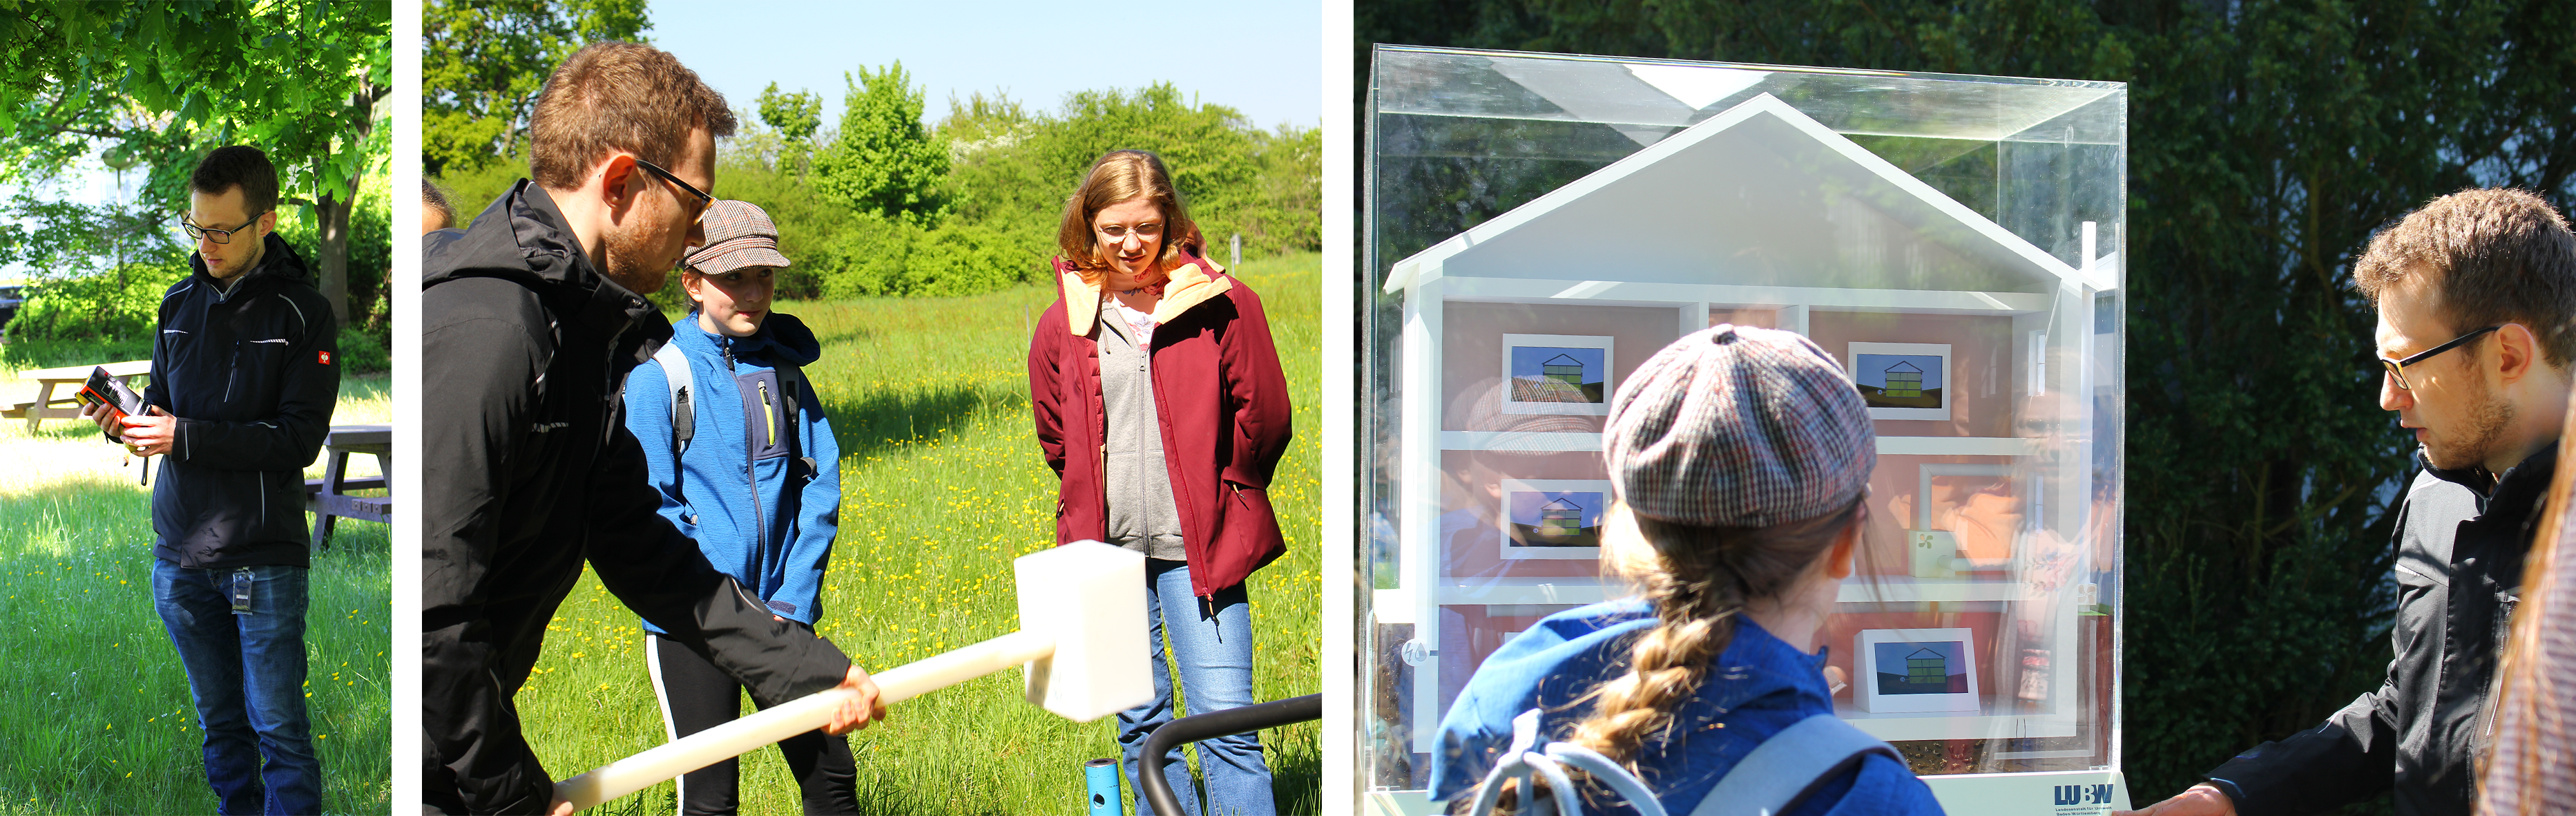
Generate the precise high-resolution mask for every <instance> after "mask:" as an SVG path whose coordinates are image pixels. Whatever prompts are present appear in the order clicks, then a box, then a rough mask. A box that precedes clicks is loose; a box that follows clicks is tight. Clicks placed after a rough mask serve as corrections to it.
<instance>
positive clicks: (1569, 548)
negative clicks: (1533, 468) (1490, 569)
mask: <svg viewBox="0 0 2576 816" xmlns="http://www.w3.org/2000/svg"><path fill="white" fill-rule="evenodd" d="M1501 484H1502V491H1501V492H1502V494H1503V495H1502V500H1503V512H1502V513H1501V514H1500V519H1499V520H1500V521H1501V522H1502V528H1503V529H1502V533H1503V538H1502V542H1503V552H1502V556H1503V557H1504V558H1507V559H1525V558H1552V559H1566V560H1572V559H1596V558H1600V557H1601V524H1602V519H1604V518H1607V517H1608V514H1609V511H1610V482H1608V481H1607V480H1598V479H1504V480H1502V482H1501Z"/></svg>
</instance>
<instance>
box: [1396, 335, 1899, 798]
mask: <svg viewBox="0 0 2576 816" xmlns="http://www.w3.org/2000/svg"><path fill="white" fill-rule="evenodd" d="M1602 445H1603V448H1604V453H1605V454H1606V459H1607V462H1608V464H1609V469H1610V474H1611V482H1612V485H1613V490H1614V491H1615V492H1616V495H1617V498H1618V503H1617V505H1616V506H1615V507H1614V508H1613V509H1612V510H1611V515H1610V518H1609V519H1608V522H1607V527H1608V529H1607V530H1606V531H1605V533H1604V535H1603V545H1602V549H1603V556H1602V561H1603V569H1604V572H1605V573H1609V574H1610V575H1612V576H1613V577H1614V578H1621V579H1625V580H1627V581H1628V582H1630V583H1631V584H1633V585H1634V586H1635V587H1636V588H1637V589H1638V590H1639V592H1638V594H1637V595H1636V596H1633V597H1629V598H1625V599H1621V600H1614V601H1609V602H1606V603H1600V604H1594V605H1592V606H1586V607H1581V608H1578V609H1571V610H1566V611H1564V612H1559V613H1557V614H1554V615H1550V616H1548V617H1547V618H1545V619H1543V620H1541V621H1539V622H1538V623H1537V624H1535V625H1533V626H1532V627H1531V628H1530V629H1529V630H1528V631H1526V632H1524V633H1522V634H1521V635H1520V636H1519V637H1516V638H1514V639H1512V640H1511V641H1510V642H1509V643H1506V644H1505V645H1504V646H1503V647H1502V648H1501V649H1500V650H1498V651H1496V652H1494V654H1493V655H1492V656H1491V657H1488V658H1486V660H1485V662H1484V664H1483V665H1482V666H1480V667H1478V669H1477V670H1476V674H1475V675H1474V676H1473V677H1471V678H1470V679H1469V680H1468V681H1467V686H1466V688H1465V689H1464V690H1463V691H1462V692H1461V693H1460V694H1459V697H1458V700H1457V702H1456V703H1455V704H1454V705H1453V706H1452V707H1451V708H1450V709H1449V711H1448V714H1447V716H1446V717H1445V718H1443V720H1442V721H1441V724H1440V734H1439V737H1440V744H1439V745H1438V746H1437V747H1436V748H1435V749H1434V751H1433V753H1432V791H1431V793H1432V797H1433V798H1434V799H1438V800H1447V801H1449V802H1450V803H1451V804H1452V806H1453V808H1458V807H1459V806H1467V807H1466V808H1464V809H1466V810H1482V809H1485V808H1487V807H1491V806H1495V805H1497V804H1499V805H1502V806H1503V807H1506V808H1512V806H1513V805H1514V804H1515V803H1517V804H1519V805H1522V806H1523V807H1518V808H1513V809H1515V810H1517V811H1518V812H1524V813H1528V812H1544V811H1545V808H1544V807H1527V805H1530V804H1531V803H1532V802H1534V801H1536V802H1538V803H1539V804H1541V805H1546V804H1554V805H1555V806H1556V807H1557V808H1558V809H1559V810H1560V811H1563V810H1571V809H1576V808H1579V809H1581V810H1583V811H1584V812H1586V813H1596V814H1597V813H1614V814H1624V813H1638V814H1646V815H1647V816H1653V815H1654V814H1660V813H1672V814H1686V813H1694V812H1703V813H1705V812H1731V811H1729V810H1728V808H1737V807H1740V808H1746V809H1747V810H1748V811H1749V810H1751V809H1755V808H1770V810H1769V811H1768V812H1770V813H1775V814H1784V815H1785V814H1796V815H1797V816H1823V815H1824V814H1832V815H1833V816H1845V815H1847V814H1849V815H1857V814H1927V813H1940V812H1941V808H1940V805H1939V804H1938V803H1937V802H1935V801H1934V800H1933V798H1932V794H1931V791H1930V789H1929V788H1926V787H1925V786H1924V784H1923V783H1922V781H1921V780H1918V779H1916V778H1915V777H1914V774H1913V772H1912V771H1911V770H1909V769H1908V768H1907V767H1906V765H1905V763H1904V762H1903V761H1901V760H1900V759H1898V758H1897V756H1896V754H1895V752H1894V751H1893V750H1892V749H1890V748H1888V747H1887V746H1886V744H1885V743H1882V742H1878V741H1877V740H1875V739H1873V738H1870V737H1868V736H1867V735H1865V734H1861V733H1860V732H1859V731H1858V730H1857V729H1854V728H1852V727H1851V726H1848V725H1845V724H1843V723H1842V722H1841V721H1840V720H1836V719H1834V717H1833V697H1832V692H1831V690H1829V689H1828V688H1827V685H1826V679H1825V675H1824V668H1825V654H1824V652H1823V649H1822V644H1821V642H1820V637H1821V635H1822V634H1823V631H1824V623H1825V619H1826V617H1827V616H1828V615H1830V614H1831V613H1832V611H1833V604H1834V600H1835V596H1836V593H1837V591H1838V590H1839V588H1840V585H1841V583H1842V580H1843V579H1844V578H1847V577H1849V576H1850V575H1851V574H1852V573H1853V571H1854V568H1853V561H1854V559H1855V557H1856V554H1857V553H1859V552H1861V551H1863V550H1864V547H1863V545H1862V541H1861V537H1862V530H1863V528H1864V523H1865V522H1866V521H1867V520H1868V513H1869V511H1868V508H1867V505H1866V503H1865V499H1866V498H1867V487H1868V481H1869V474H1870V471H1871V469H1872V468H1873V467H1875V466H1876V464H1877V442H1876V438H1875V436H1874V435H1873V434H1872V432H1871V430H1870V420H1869V412H1868V409H1867V407H1866V406H1865V405H1864V404H1863V403H1862V402H1861V397H1860V394H1859V393H1858V392H1857V391H1856V390H1854V389H1853V387H1852V385H1851V381H1850V380H1849V379H1847V378H1845V376H1844V375H1843V373H1842V370H1841V367H1840V366H1838V365H1836V364H1835V363H1834V362H1833V360H1832V358H1830V357H1829V356H1827V355H1826V354H1825V353H1824V351H1823V350H1821V349H1819V348H1817V347H1816V346H1815V344H1814V343H1812V342H1810V341H1808V340H1807V339H1806V338H1804V337H1800V336H1798V335H1796V334H1793V333H1790V332H1785V331H1774V330H1770V329H1757V328H1749V327H1738V326H1728V325H1721V326H1717V327H1714V328H1710V329H1708V330H1705V331H1700V332H1696V333H1693V334H1691V335H1689V336H1686V337H1683V338H1682V339H1680V340H1678V341H1675V342H1674V343H1673V344H1672V345H1670V346H1667V347H1665V348H1664V349H1663V350H1662V351H1660V352H1657V353H1656V354H1655V355H1654V357H1652V358H1651V359H1649V360H1647V361H1646V362H1645V364H1644V365H1642V366H1639V367H1638V369H1637V371H1636V373H1635V374H1633V375H1630V376H1629V377H1628V379H1627V381H1626V382H1623V383H1621V384H1620V388H1619V392H1618V393H1617V394H1616V395H1615V396H1614V397H1613V398H1612V400H1611V409H1610V420H1609V425H1608V428H1607V429H1606V432H1605V433H1604V434H1603V435H1602ZM1775 742H1776V743H1777V744H1776V745H1775V747H1774V749H1773V750H1771V751H1766V752H1762V753H1758V754H1757V753H1756V752H1757V751H1759V750H1760V749H1762V747H1763V746H1765V745H1766V744H1772V743H1775ZM1547 743H1555V744H1553V745H1549V744H1547ZM1792 745H1794V746H1802V747H1803V748H1804V749H1806V750H1801V751H1784V750H1782V749H1783V748H1785V747H1788V746H1792ZM1817 746H1826V747H1830V748H1831V749H1832V750H1829V751H1827V750H1816V748H1817ZM1793 753H1794V754H1797V755H1800V756H1810V757H1823V759H1822V760H1814V759H1810V760H1801V761H1788V762H1783V761H1781V759H1780V758H1781V757H1782V756H1783V755H1784V754H1793ZM1739 765H1741V766H1744V767H1747V768H1749V769H1752V770H1749V771H1748V772H1747V773H1745V774H1740V775H1730V772H1731V771H1734V770H1736V769H1737V767H1738V766H1739ZM1551 766H1555V767H1551ZM1565 767H1571V768H1572V769H1574V770H1576V771H1583V772H1587V773H1580V774H1572V773H1567V772H1566V771H1565V770H1564V768H1565ZM1498 768H1499V769H1500V772H1497V769H1498ZM1541 780H1548V781H1550V782H1551V784H1547V785H1543V786H1534V785H1533V784H1532V783H1533V782H1537V781H1541ZM1533 788H1536V789H1533ZM1568 788H1571V789H1570V790H1569V789H1568ZM1470 792H1473V793H1474V794H1475V796H1472V797H1470V796H1464V795H1461V794H1466V793H1470ZM1704 801H1705V802H1706V803H1707V804H1708V805H1709V806H1712V807H1713V808H1715V809H1713V810H1700V808H1701V807H1702V806H1703V802H1704ZM1578 803H1579V804H1578Z"/></svg>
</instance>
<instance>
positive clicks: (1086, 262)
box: [1056, 150, 1204, 283]
mask: <svg viewBox="0 0 2576 816" xmlns="http://www.w3.org/2000/svg"><path fill="white" fill-rule="evenodd" d="M1138 198H1143V199H1146V200H1148V201H1152V202H1154V206H1156V207H1159V208H1161V209H1162V211H1163V239H1162V240H1163V251H1162V256H1161V258H1159V259H1158V263H1156V264H1155V267H1156V268H1155V270H1154V271H1156V272H1161V271H1164V270H1167V269H1170V268H1172V266H1173V265H1174V264H1173V261H1174V260H1175V259H1176V258H1178V257H1179V256H1180V254H1181V252H1182V250H1183V249H1187V250H1188V251H1189V252H1190V253H1192V254H1197V253H1198V252H1199V250H1200V248H1201V246H1203V244H1204V242H1203V240H1202V239H1201V238H1200V237H1199V227H1198V224H1197V223H1196V222H1193V221H1191V220H1190V215H1189V209H1188V208H1187V207H1186V206H1183V205H1182V203H1181V194H1180V192H1179V191H1178V190H1176V189H1174V188H1173V187H1172V174H1171V173H1169V172H1166V171H1165V170H1164V169H1163V160H1162V158H1161V157H1158V156H1155V155H1154V154H1152V153H1148V152H1145V151H1142V150H1112V151H1109V152H1108V153H1107V154H1106V155H1103V156H1101V157H1100V160H1099V161H1095V162H1092V163H1091V170H1090V171H1089V172H1085V173H1083V175H1082V186H1081V187H1078V188H1075V189H1074V191H1073V197H1071V198H1067V199H1065V201H1064V223H1063V224H1062V225H1061V226H1059V227H1058V228H1057V230H1056V247H1057V248H1058V249H1059V250H1061V251H1062V252H1063V253H1064V259H1065V261H1067V262H1069V263H1071V264H1073V268H1074V270H1075V271H1077V272H1079V273H1080V274H1081V275H1082V280H1083V281H1084V282H1085V283H1098V282H1100V279H1101V278H1102V277H1103V276H1105V275H1107V274H1108V272H1109V268H1110V267H1109V254H1108V253H1107V252H1106V251H1105V250H1106V248H1105V247H1103V246H1101V244H1100V239H1099V238H1098V236H1096V235H1094V234H1093V232H1092V229H1091V219H1092V217H1094V216H1097V215H1099V214H1100V211H1101V210H1104V209H1108V208H1110V207H1112V206H1115V205H1117V204H1120V203H1122V202H1127V201H1133V200H1135V199H1138Z"/></svg>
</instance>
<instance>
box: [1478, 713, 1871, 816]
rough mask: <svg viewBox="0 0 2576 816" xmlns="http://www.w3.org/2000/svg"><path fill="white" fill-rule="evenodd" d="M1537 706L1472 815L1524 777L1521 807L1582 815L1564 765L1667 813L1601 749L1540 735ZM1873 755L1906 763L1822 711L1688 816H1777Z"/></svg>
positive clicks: (1517, 730)
mask: <svg viewBox="0 0 2576 816" xmlns="http://www.w3.org/2000/svg"><path fill="white" fill-rule="evenodd" d="M1538 717H1539V710H1538V709H1535V708H1533V709H1530V710H1528V711H1525V712H1522V713H1521V715H1520V716H1518V717H1513V718H1512V746H1511V747H1510V748H1508V749H1505V750H1504V751H1503V756H1502V758H1501V760H1500V761H1498V762H1496V763H1495V764H1494V770H1493V772H1491V773H1488V774H1486V775H1485V781H1484V782H1482V783H1480V784H1478V785H1477V786H1476V799H1475V802H1474V803H1473V804H1472V805H1470V806H1469V807H1468V809H1467V812H1468V813H1469V814H1472V816H1486V814H1491V813H1493V811H1494V805H1495V803H1496V802H1497V801H1498V800H1500V799H1501V798H1502V793H1503V781H1504V780H1507V779H1519V780H1520V781H1521V790H1522V791H1523V794H1522V796H1523V801H1524V802H1526V804H1525V805H1524V812H1526V813H1531V814H1549V813H1552V814H1555V816H1581V814H1582V813H1583V808H1582V806H1581V805H1579V804H1578V803H1577V802H1576V793H1575V791H1574V784H1573V780H1572V778H1570V777H1568V776H1566V774H1565V768H1564V766H1566V765H1572V766H1574V767H1576V768H1579V769H1581V770H1583V771H1585V772H1588V773H1590V774H1592V776H1593V778H1594V779H1598V780H1600V781H1601V782H1602V784H1604V785H1607V786H1609V788H1610V789H1611V790H1613V791H1616V792H1618V794H1619V795H1620V796H1621V797H1622V798H1625V799H1627V800H1628V804H1629V806H1630V807H1634V808H1636V809H1637V813H1638V814H1640V816H1667V814H1666V812H1665V811H1664V806H1663V803H1662V802H1660V801H1658V800H1656V799H1655V795H1654V793H1653V792H1651V791H1649V790H1647V789H1646V785H1645V783H1643V782H1641V781H1638V779H1637V777H1636V775H1634V774H1631V773H1628V769H1626V768H1622V767H1619V763H1616V762H1612V761H1610V758H1609V757H1605V756H1602V755H1601V754H1600V753H1599V752H1596V751H1593V750H1592V749H1589V748H1584V747H1582V746H1578V745H1571V744H1567V743H1562V742H1545V741H1543V740H1540V739H1539V736H1538ZM1871 754H1878V755H1881V756H1885V757H1887V758H1889V759H1894V760H1898V761H1900V762H1902V761H1903V760H1904V758H1903V757H1901V756H1899V755H1898V754H1897V753H1896V748H1895V747H1894V746H1891V745H1888V744H1887V743H1886V742H1883V741H1881V740H1879V739H1878V738H1877V737H1873V736H1870V735H1869V734H1868V733H1867V732H1864V731H1862V730H1860V729H1859V728H1855V727H1853V726H1852V724H1851V723H1847V722H1843V721H1842V720H1841V719H1839V718H1836V717H1835V716H1834V715H1831V714H1818V715H1815V716H1813V717H1808V718H1806V719H1804V720H1800V721H1798V722H1797V724H1795V725H1791V726H1789V727H1788V728H1784V729H1781V730H1780V733H1777V734H1773V735H1771V738H1770V739H1766V740H1763V741H1762V744H1761V745H1758V746H1755V747H1754V749H1753V752H1752V753H1750V754H1746V755H1745V756H1744V759H1743V761H1741V762H1737V763H1735V767H1734V768H1731V769H1728V771H1727V772H1726V775H1725V776H1724V777H1721V778H1719V779H1718V780H1717V787H1714V788H1710V789H1709V792H1708V796H1707V797H1705V798H1702V799H1701V800H1700V801H1699V805H1698V806H1697V807H1695V808H1692V809H1691V812H1690V816H1776V815H1777V814H1780V813H1784V812H1787V811H1788V810H1789V809H1790V808H1793V807H1797V806H1798V804H1799V803H1801V802H1804V801H1806V799H1807V796H1808V795H1809V794H1813V793H1815V792H1816V789H1817V788H1819V787H1822V786H1823V785H1824V783H1825V782H1826V781H1827V780H1831V779H1834V778H1835V777H1838V776H1841V775H1842V774H1843V772H1844V771H1848V770H1851V769H1852V768H1853V767H1855V766H1857V765H1859V764H1860V762H1861V760H1863V759H1866V758H1868V756H1869V755H1871ZM1534 776H1545V777H1547V783H1548V788H1549V792H1550V793H1552V794H1553V796H1552V797H1551V798H1550V799H1547V800H1538V799H1533V798H1531V797H1529V796H1528V793H1527V792H1528V791H1531V790H1534V788H1532V787H1530V783H1531V781H1532V777H1534Z"/></svg>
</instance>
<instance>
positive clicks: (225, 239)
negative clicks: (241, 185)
mask: <svg viewBox="0 0 2576 816" xmlns="http://www.w3.org/2000/svg"><path fill="white" fill-rule="evenodd" d="M267 214H268V211H267V210H261V211H259V212H256V213H252V214H251V216H250V220H248V221H244V222H242V225H241V226H238V227H234V228H232V229H212V228H208V227H200V226H197V225H195V224H191V223H188V217H187V216H185V215H182V216H179V231H181V232H185V233H187V234H188V240H191V241H203V240H207V239H213V240H214V242H215V243H218V244H230V243H232V242H233V233H236V232H240V231H242V230H246V229H250V225H252V224H256V223H259V217H260V216H263V215H267Z"/></svg>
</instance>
